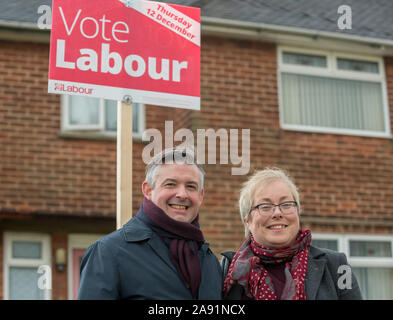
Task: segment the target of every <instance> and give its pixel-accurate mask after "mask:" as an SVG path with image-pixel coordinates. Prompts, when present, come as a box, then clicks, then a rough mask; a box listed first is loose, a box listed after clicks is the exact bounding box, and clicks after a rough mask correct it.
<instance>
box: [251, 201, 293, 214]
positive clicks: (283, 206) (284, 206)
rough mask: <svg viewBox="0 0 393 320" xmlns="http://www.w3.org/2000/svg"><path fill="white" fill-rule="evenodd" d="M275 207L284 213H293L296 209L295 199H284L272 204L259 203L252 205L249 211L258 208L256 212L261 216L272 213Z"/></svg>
mask: <svg viewBox="0 0 393 320" xmlns="http://www.w3.org/2000/svg"><path fill="white" fill-rule="evenodd" d="M276 207H279V208H280V211H281V213H282V214H284V215H289V214H292V213H295V212H296V210H297V202H296V201H286V202H282V203H280V204H273V203H261V204H257V205H256V206H255V207H252V208H251V210H250V213H251V211H253V210H255V209H258V213H259V214H260V215H262V216H270V215H272V214H273V213H274V209H275V208H276Z"/></svg>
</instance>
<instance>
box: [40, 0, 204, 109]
mask: <svg viewBox="0 0 393 320" xmlns="http://www.w3.org/2000/svg"><path fill="white" fill-rule="evenodd" d="M48 92H50V93H58V94H72V95H82V96H87V97H97V98H106V99H112V100H122V99H123V97H124V96H126V95H129V96H131V97H132V100H133V102H140V103H147V104H154V105H161V106H170V107H179V108H187V109H196V110H199V109H200V9H199V8H193V7H185V6H179V5H173V4H166V3H162V2H155V1H141V0H89V1H87V0H84V1H80V0H53V6H52V30H51V45H50V60H49V82H48Z"/></svg>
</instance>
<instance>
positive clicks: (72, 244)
mask: <svg viewBox="0 0 393 320" xmlns="http://www.w3.org/2000/svg"><path fill="white" fill-rule="evenodd" d="M103 236H104V234H82V233H71V234H69V235H68V253H67V269H68V274H67V277H68V300H73V298H74V297H73V293H74V281H73V278H74V274H73V265H72V262H73V261H72V259H73V257H72V251H73V249H87V248H88V247H89V246H90V245H91V244H93V243H94V242H95V241H96V240H98V239H100V238H102V237H103Z"/></svg>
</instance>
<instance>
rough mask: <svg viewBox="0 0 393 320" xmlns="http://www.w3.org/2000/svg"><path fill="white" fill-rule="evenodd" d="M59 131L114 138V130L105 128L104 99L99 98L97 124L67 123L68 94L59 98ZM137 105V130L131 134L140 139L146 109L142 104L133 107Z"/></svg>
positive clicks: (144, 122)
mask: <svg viewBox="0 0 393 320" xmlns="http://www.w3.org/2000/svg"><path fill="white" fill-rule="evenodd" d="M60 99H61V100H60V101H61V132H62V133H63V134H66V135H67V134H71V135H72V134H74V136H75V134H76V135H78V136H82V137H83V136H86V137H88V136H91V137H108V138H113V139H115V138H116V135H117V132H116V131H108V130H106V129H105V103H104V102H105V99H99V111H98V112H99V115H98V121H99V123H98V124H87V125H80V124H78V125H72V124H70V123H69V101H70V98H69V95H62V96H61V98H60ZM135 107H139V119H138V128H139V131H138V132H133V134H132V136H133V137H134V138H137V139H142V134H143V132H144V131H145V127H146V116H145V114H146V111H145V109H146V108H145V105H144V104H135V105H133V108H135Z"/></svg>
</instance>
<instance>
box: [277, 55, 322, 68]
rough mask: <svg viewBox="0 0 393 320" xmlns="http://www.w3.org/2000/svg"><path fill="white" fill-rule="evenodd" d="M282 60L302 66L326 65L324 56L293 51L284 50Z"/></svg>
mask: <svg viewBox="0 0 393 320" xmlns="http://www.w3.org/2000/svg"><path fill="white" fill-rule="evenodd" d="M283 62H284V63H288V64H298V65H302V66H312V67H326V66H327V60H326V57H325V56H318V55H311V54H300V53H293V52H284V53H283Z"/></svg>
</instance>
